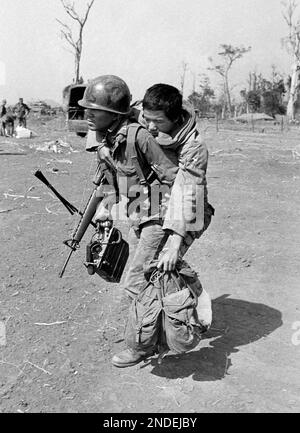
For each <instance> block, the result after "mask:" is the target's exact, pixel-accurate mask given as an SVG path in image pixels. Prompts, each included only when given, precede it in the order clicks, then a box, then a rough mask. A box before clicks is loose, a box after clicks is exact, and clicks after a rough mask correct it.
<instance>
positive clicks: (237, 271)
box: [0, 118, 300, 413]
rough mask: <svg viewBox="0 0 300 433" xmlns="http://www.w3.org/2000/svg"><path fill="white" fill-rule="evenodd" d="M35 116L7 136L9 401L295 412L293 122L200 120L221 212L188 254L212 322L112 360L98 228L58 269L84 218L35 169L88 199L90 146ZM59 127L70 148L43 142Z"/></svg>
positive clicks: (0, 387) (112, 293) (92, 408)
mask: <svg viewBox="0 0 300 433" xmlns="http://www.w3.org/2000/svg"><path fill="white" fill-rule="evenodd" d="M28 125H29V127H30V128H32V129H33V130H34V131H35V132H36V133H37V134H38V136H37V137H36V138H32V139H15V138H14V139H12V138H4V137H1V138H0V167H1V185H0V234H1V260H0V275H1V283H0V289H1V297H0V331H1V335H0V410H1V412H2V413H4V412H14V413H15V412H56V413H58V412H59V413H61V412H89V413H91V412H100V413H104V412H113V413H123V412H129V413H134V412H144V413H149V412H157V413H183V412H187V413H201V412H213V413H215V412H231V413H232V412H233V413H237V412H273V413H274V412H299V410H300V392H299V391H300V374H299V373H300V371H299V355H300V335H299V334H300V333H299V328H300V322H299V321H300V311H299V301H300V295H299V276H300V266H299V253H300V242H299V240H300V239H299V237H300V236H299V233H300V229H299V214H300V203H299V201H300V198H299V190H300V172H299V165H300V159H299V157H297V153H296V154H294V157H293V153H292V150H293V149H294V148H296V146H297V145H298V152H299V153H300V151H299V144H298V143H299V137H300V130H299V128H297V127H293V128H289V129H288V130H287V129H286V128H285V129H284V131H281V128H280V125H273V124H272V123H271V124H269V123H267V124H265V125H264V126H263V128H262V127H260V126H259V125H258V126H256V127H255V131H252V130H251V127H250V126H249V125H245V126H237V125H233V124H232V125H230V124H227V125H220V130H219V132H216V128H215V125H214V124H213V123H211V124H209V123H202V124H201V127H202V129H203V131H204V134H205V136H206V140H207V144H208V148H209V151H210V161H209V169H208V185H209V197H210V201H211V203H212V204H213V205H214V207H215V208H216V215H215V217H214V219H213V222H212V224H211V226H210V227H209V229H208V231H207V232H206V233H205V235H204V236H203V238H202V239H199V240H198V241H196V242H195V244H194V245H193V247H192V248H191V250H190V251H189V252H188V255H187V259H188V261H189V262H190V263H191V265H193V267H194V268H195V269H196V270H197V271H198V273H199V275H200V278H201V281H202V283H203V285H204V287H205V288H206V289H207V291H208V292H209V293H210V294H211V297H212V299H213V312H214V320H213V324H212V328H211V330H210V331H209V332H208V333H207V334H206V335H205V336H204V337H203V340H202V342H201V344H199V346H198V347H197V348H196V349H195V350H193V351H192V352H189V353H186V354H184V355H181V356H175V355H172V354H169V355H168V356H167V357H166V358H165V359H164V361H163V363H162V364H161V365H158V364H157V359H156V358H152V359H150V360H149V361H147V362H146V363H141V364H139V365H137V366H134V367H131V368H127V369H118V368H115V367H113V366H112V365H111V363H110V360H111V357H112V355H113V353H115V352H116V351H119V350H121V349H123V347H124V346H123V340H122V337H123V329H124V323H125V319H126V316H125V313H124V311H122V308H121V306H120V302H121V296H122V293H121V286H120V285H116V284H109V283H106V282H105V281H103V280H101V279H100V278H99V277H98V276H97V275H96V276H92V277H91V276H89V275H88V274H87V272H86V270H85V268H84V266H83V264H82V263H83V261H84V259H85V257H84V256H85V244H86V242H87V241H88V240H89V238H90V236H91V234H92V231H89V232H88V233H87V234H86V235H85V237H84V239H83V241H82V246H81V249H80V250H79V251H78V252H76V253H75V254H74V255H73V258H72V259H71V262H70V263H69V266H68V268H67V270H66V273H65V276H64V277H63V278H62V279H59V278H58V273H59V271H60V269H61V266H62V264H63V262H64V260H65V258H66V255H67V253H68V251H67V247H65V246H64V245H62V241H63V240H64V239H67V238H68V237H69V236H70V234H71V233H72V230H73V228H74V226H75V225H76V223H77V221H78V219H77V218H76V217H72V216H71V215H69V214H68V212H67V211H66V210H65V209H64V208H63V207H62V205H61V204H60V203H59V202H58V201H57V199H55V198H54V197H53V196H52V195H51V193H50V192H49V190H47V188H46V187H45V186H44V185H43V184H41V183H40V182H39V181H38V180H37V179H36V178H35V177H34V176H33V174H32V173H33V172H34V171H35V170H36V169H37V168H40V169H41V170H42V171H43V173H44V174H45V175H46V177H47V178H48V179H49V180H50V181H51V182H52V184H53V185H54V186H55V187H56V188H57V189H58V190H59V191H60V192H61V193H62V194H63V195H64V196H65V197H66V198H67V199H68V200H69V201H71V202H72V203H73V204H74V205H75V206H77V207H81V208H82V207H83V206H82V205H83V203H84V202H85V200H87V198H88V194H89V192H90V191H91V189H92V183H91V180H92V177H93V170H94V168H95V161H94V157H93V156H91V155H90V154H87V153H86V152H85V151H84V139H82V138H79V137H76V136H75V134H72V133H67V132H66V131H65V129H64V122H63V119H60V118H56V119H52V120H50V121H47V120H43V121H42V120H33V119H32V118H31V119H29V122H28ZM56 139H61V140H63V142H66V143H69V144H71V145H72V148H73V150H75V152H70V149H69V148H68V147H61V146H58V148H60V149H61V150H62V153H53V152H46V151H42V150H36V148H37V147H38V146H39V145H41V144H42V145H43V144H44V143H45V142H49V141H53V140H56ZM299 156H300V155H299ZM22 196H25V197H22ZM119 227H120V228H121V230H122V232H123V234H124V237H125V238H126V235H127V228H126V224H124V223H122V224H119ZM297 330H298V333H297ZM5 331H6V332H5Z"/></svg>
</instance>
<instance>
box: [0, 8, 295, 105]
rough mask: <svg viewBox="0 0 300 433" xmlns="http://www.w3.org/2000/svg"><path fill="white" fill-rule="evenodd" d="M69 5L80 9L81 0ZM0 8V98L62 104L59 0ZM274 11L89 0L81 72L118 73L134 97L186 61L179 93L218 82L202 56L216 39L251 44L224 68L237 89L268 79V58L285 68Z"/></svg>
mask: <svg viewBox="0 0 300 433" xmlns="http://www.w3.org/2000/svg"><path fill="white" fill-rule="evenodd" d="M74 3H75V7H76V8H77V10H78V11H79V12H83V11H84V10H85V8H86V3H87V0H74ZM0 10H1V14H0V28H1V38H0V99H1V100H2V99H3V98H6V99H7V100H8V103H9V104H10V103H16V102H17V100H18V98H20V97H23V98H24V101H25V102H26V101H31V100H37V99H52V100H55V101H57V102H58V103H62V89H63V88H64V87H65V86H66V85H67V84H69V83H71V82H72V78H73V77H74V55H72V54H71V53H70V52H69V50H70V48H71V47H70V46H68V45H67V43H66V42H65V41H64V40H63V39H61V37H60V25H59V23H58V22H57V21H56V18H58V19H60V20H61V21H63V22H65V23H68V24H70V25H71V26H72V28H73V31H74V34H76V30H77V27H76V25H75V24H74V23H73V22H72V20H71V19H70V18H69V17H68V16H67V14H66V13H65V11H64V9H63V7H62V5H61V2H60V0H0ZM282 10H283V5H282V1H281V0H95V3H94V5H93V7H92V9H91V11H90V15H89V18H88V21H87V23H86V26H85V27H84V40H83V52H82V60H81V72H82V76H83V78H84V79H85V80H87V79H91V78H95V77H97V76H99V75H103V74H113V75H118V76H120V77H121V78H123V79H124V80H125V81H126V82H127V84H128V86H129V88H130V90H131V93H132V97H133V100H136V99H140V98H142V97H143V95H144V93H145V90H146V89H147V88H148V87H150V86H152V85H153V84H155V83H168V84H171V85H174V86H176V87H178V88H179V87H180V77H181V75H182V71H183V67H182V65H183V63H186V64H187V71H186V75H185V86H184V96H185V97H186V96H188V94H190V93H191V91H192V89H193V84H194V83H195V85H196V90H197V84H198V82H199V78H198V77H199V74H207V75H208V76H209V78H210V80H211V84H212V85H213V86H217V85H218V83H219V81H220V80H219V78H220V77H218V75H217V74H215V73H214V72H212V71H208V70H207V68H208V67H209V61H208V58H209V57H212V58H213V59H218V52H219V51H220V44H231V45H233V46H245V47H248V46H251V51H250V52H249V53H247V54H245V55H244V56H243V58H242V59H240V60H238V61H237V62H236V63H235V64H234V66H233V68H232V71H231V73H230V84H231V86H232V87H233V88H234V89H235V90H234V91H236V92H238V91H239V90H241V89H242V88H246V87H247V78H248V74H249V72H250V71H256V72H258V73H259V72H262V73H263V74H264V76H266V77H268V76H270V74H271V65H272V64H274V65H276V67H277V69H278V70H279V71H280V72H282V73H284V74H289V72H290V66H291V58H290V56H289V55H288V54H287V52H286V51H285V49H283V48H282V44H281V39H282V38H283V37H284V36H286V35H287V32H288V28H287V24H286V23H285V21H284V19H283V16H282ZM298 12H299V16H300V5H299V8H298Z"/></svg>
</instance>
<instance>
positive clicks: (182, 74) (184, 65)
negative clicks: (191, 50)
mask: <svg viewBox="0 0 300 433" xmlns="http://www.w3.org/2000/svg"><path fill="white" fill-rule="evenodd" d="M187 67H188V64H187V63H186V62H184V61H183V62H181V68H182V73H181V75H180V89H181V93H182V94H183V89H184V83H185V74H186V71H187Z"/></svg>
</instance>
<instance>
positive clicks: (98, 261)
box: [34, 164, 129, 282]
mask: <svg viewBox="0 0 300 433" xmlns="http://www.w3.org/2000/svg"><path fill="white" fill-rule="evenodd" d="M101 167H102V164H98V167H97V171H96V175H95V178H94V181H93V183H94V184H95V188H94V190H93V192H92V194H91V196H90V198H89V199H88V202H87V204H86V206H85V208H84V211H83V212H81V211H79V210H78V209H77V208H76V207H75V206H73V205H72V204H71V203H70V202H68V201H67V200H66V199H65V198H64V197H63V196H62V195H61V194H59V192H58V191H57V190H56V189H55V188H54V187H53V186H52V185H51V184H50V182H49V181H48V180H47V179H46V178H45V176H44V175H43V173H42V172H41V171H40V170H37V171H36V172H35V173H34V175H35V176H36V177H37V178H38V179H39V180H40V181H41V182H43V183H44V184H45V185H46V186H47V187H48V188H49V189H50V190H51V191H52V192H53V193H54V194H55V195H56V197H57V198H58V199H59V200H60V202H61V203H62V204H63V205H64V206H65V207H66V208H67V210H68V211H69V212H70V213H71V215H73V214H74V213H75V212H76V213H78V214H79V215H80V216H81V218H80V220H79V222H78V225H77V227H76V228H75V230H74V233H73V235H72V238H71V239H67V240H65V241H63V243H64V244H65V245H67V246H68V247H69V248H70V249H71V251H70V252H69V255H68V257H67V259H66V261H65V263H64V265H63V267H62V270H61V272H60V273H59V277H60V278H62V276H63V274H64V272H65V269H66V267H67V265H68V263H69V260H70V258H71V256H72V254H73V252H74V251H76V250H77V249H78V248H79V246H80V241H81V239H82V237H83V236H84V233H85V232H86V230H87V228H88V226H89V225H90V224H91V225H92V226H93V227H94V228H95V229H96V234H94V235H93V237H92V240H91V242H90V243H89V244H88V245H87V249H86V259H87V260H86V263H85V266H86V268H87V270H88V273H89V275H93V274H94V273H97V274H98V275H99V276H100V277H102V278H104V279H105V280H106V281H110V282H119V281H120V279H121V276H122V273H123V270H124V268H125V265H126V262H127V259H128V255H129V246H128V243H127V242H126V241H125V240H124V239H122V234H121V232H120V231H119V230H118V229H116V228H115V227H112V221H104V222H98V223H95V222H93V221H92V219H93V217H94V215H95V212H96V209H97V206H98V204H99V203H100V202H101V201H102V199H103V198H102V197H101V196H100V194H99V190H100V189H101V187H102V185H104V184H105V182H106V176H105V174H104V173H103V171H101Z"/></svg>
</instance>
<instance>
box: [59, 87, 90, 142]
mask: <svg viewBox="0 0 300 433" xmlns="http://www.w3.org/2000/svg"><path fill="white" fill-rule="evenodd" d="M86 86H87V84H84V83H82V84H70V85H68V86H66V87H65V88H64V89H63V109H64V113H65V116H66V126H67V129H68V131H71V132H72V131H73V132H75V133H76V134H77V135H78V136H79V137H85V136H86V135H87V132H88V123H87V120H86V113H85V109H84V108H83V107H81V106H80V105H79V104H78V101H79V100H80V99H82V98H83V94H84V91H85V89H86Z"/></svg>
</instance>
